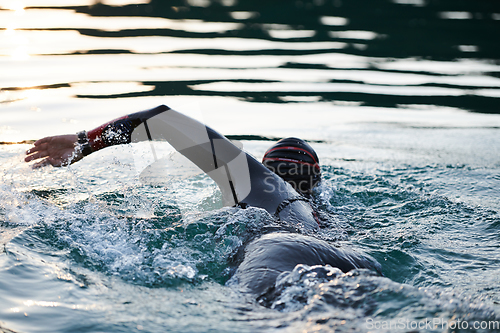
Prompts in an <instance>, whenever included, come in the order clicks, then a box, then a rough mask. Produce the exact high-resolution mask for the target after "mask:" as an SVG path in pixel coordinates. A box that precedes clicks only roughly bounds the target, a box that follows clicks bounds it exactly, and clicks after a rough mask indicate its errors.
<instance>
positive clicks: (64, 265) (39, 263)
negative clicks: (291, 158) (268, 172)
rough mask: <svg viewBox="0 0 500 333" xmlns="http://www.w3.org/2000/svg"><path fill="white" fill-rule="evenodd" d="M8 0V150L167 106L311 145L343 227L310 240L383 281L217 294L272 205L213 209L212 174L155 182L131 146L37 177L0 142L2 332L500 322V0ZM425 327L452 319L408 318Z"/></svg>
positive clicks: (4, 95)
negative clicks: (364, 258) (341, 250)
mask: <svg viewBox="0 0 500 333" xmlns="http://www.w3.org/2000/svg"><path fill="white" fill-rule="evenodd" d="M0 7H1V10H0V29H2V30H0V41H1V43H0V71H1V73H2V75H0V88H1V90H0V113H1V115H2V117H1V120H0V141H2V142H17V143H20V142H23V141H29V140H35V139H37V138H40V137H42V136H45V135H52V134H62V133H75V132H77V131H80V130H82V129H87V130H88V129H92V128H93V127H95V126H97V125H100V124H102V123H104V122H106V121H108V120H110V119H112V118H115V117H118V116H121V115H123V114H126V113H131V112H135V111H139V110H144V109H147V108H151V107H154V106H157V105H159V104H167V105H169V106H171V107H173V108H175V109H177V110H179V111H181V112H185V113H187V114H190V115H193V116H195V117H197V118H198V119H200V120H202V121H204V122H206V123H208V124H209V125H211V126H212V127H214V128H216V129H217V130H219V131H220V132H222V133H224V134H227V135H229V136H230V137H231V138H233V139H240V140H242V143H243V145H244V148H245V149H246V150H247V151H249V152H250V153H251V154H253V155H254V156H256V157H257V158H261V157H262V155H263V153H264V152H265V150H266V149H267V147H268V146H269V145H270V144H271V143H272V142H273V141H274V140H276V139H278V138H281V137H286V136H299V137H303V138H304V139H307V140H310V141H311V144H312V145H313V146H314V148H315V149H316V150H317V152H318V155H319V156H320V162H321V164H322V172H323V182H322V184H321V186H320V187H319V188H318V190H317V191H316V193H315V194H314V200H315V201H316V203H317V204H318V205H319V207H320V208H319V209H320V213H321V214H323V215H327V216H328V217H329V221H330V223H329V225H328V226H327V227H325V228H324V229H322V230H321V232H320V234H319V235H318V237H321V238H323V239H328V240H330V241H331V242H333V243H335V244H338V245H339V246H343V247H349V248H354V249H356V250H358V251H360V252H364V253H367V254H370V255H372V256H373V257H374V258H375V259H377V261H379V263H380V264H381V265H382V269H383V273H384V275H385V277H378V276H374V275H373V274H371V273H370V272H367V271H362V270H360V271H354V272H351V273H348V274H341V273H339V272H338V271H335V270H331V269H330V268H328V267H326V268H325V267H324V268H323V269H324V270H327V271H328V272H329V273H330V275H329V276H327V277H326V276H323V275H321V274H319V271H317V270H314V269H311V268H309V267H303V266H298V267H296V269H295V270H294V271H293V272H290V274H289V275H288V276H286V277H284V278H283V279H282V280H281V281H280V283H279V284H278V285H277V286H276V290H277V294H276V297H275V298H273V299H272V300H270V301H268V302H264V303H263V302H258V301H257V300H255V299H254V298H252V297H250V296H247V295H242V294H240V293H239V292H238V291H237V290H236V289H235V288H233V287H231V286H226V282H227V281H228V279H230V276H231V274H232V270H233V269H234V268H232V267H231V265H229V264H228V259H229V258H231V256H232V255H233V254H234V253H235V251H237V249H238V248H239V247H240V246H241V244H242V243H244V242H245V241H246V240H247V238H248V235H249V233H251V232H252V230H258V229H259V228H260V227H261V226H262V225H264V224H265V223H267V222H268V221H269V219H270V216H269V215H268V214H267V213H265V212H263V211H261V210H259V209H248V210H239V209H236V208H221V199H220V194H219V192H218V189H217V188H216V186H215V185H214V184H213V183H212V182H211V181H210V179H209V178H208V177H206V176H204V175H197V174H188V175H187V176H185V177H180V178H176V177H172V179H167V181H168V184H167V186H150V185H147V184H144V183H142V182H141V181H140V179H139V177H138V173H139V172H140V170H138V169H137V167H136V165H137V163H136V159H137V155H136V151H137V150H136V149H137V147H133V146H132V147H129V146H125V147H112V148H108V149H106V150H103V151H100V152H99V153H96V154H93V155H91V156H89V157H87V158H86V159H85V160H84V161H81V162H79V163H77V164H75V165H73V166H71V167H70V168H63V169H53V168H44V169H41V170H35V171H33V170H31V169H30V168H29V166H28V165H26V164H24V163H23V162H22V159H23V151H24V150H25V149H26V148H27V147H29V145H28V144H14V145H6V144H3V145H0V161H1V172H0V178H1V180H2V181H1V182H0V232H1V236H0V244H1V249H2V253H1V254H0V262H1V263H0V267H1V268H0V281H1V282H0V290H1V292H0V304H1V305H0V327H2V329H10V330H13V331H15V332H47V331H50V332H135V331H137V332H139V331H146V332H165V331H179V332H256V331H262V332H275V331H284V332H299V331H306V332H309V331H319V332H331V331H333V330H338V331H356V332H359V331H373V330H376V331H391V332H393V331H394V332H408V331H412V330H413V331H425V332H427V331H435V332H443V331H446V327H445V326H444V323H446V324H448V328H450V327H449V325H450V324H453V323H457V321H458V320H460V321H461V322H462V323H464V322H465V323H467V326H468V327H469V328H471V329H466V328H465V327H464V326H463V324H462V326H461V327H460V328H462V329H458V330H456V331H463V332H468V331H474V329H472V327H473V325H474V323H479V324H481V323H486V325H490V326H489V328H488V327H486V328H485V329H483V330H481V329H479V330H475V331H481V332H483V331H484V332H490V331H491V332H494V331H498V330H499V328H498V326H497V327H496V328H495V326H492V325H495V323H498V322H500V313H499V308H498V304H499V302H500V289H499V287H498V286H499V282H500V281H499V278H498V276H499V271H500V255H499V252H498V248H499V241H498V237H497V235H498V232H499V228H500V217H499V215H498V211H499V209H500V201H499V199H498V198H499V197H500V193H499V188H500V159H499V156H500V151H499V150H500V148H499V147H500V136H499V135H498V134H499V133H498V131H499V128H500V118H499V116H498V113H499V110H500V108H499V106H500V103H499V97H500V62H499V59H500V46H499V44H498V37H497V33H496V32H497V31H499V28H500V5H498V3H497V2H494V1H480V2H478V1H465V0H464V1H451V0H450V1H425V0H404V1H403V0H394V1H386V0H376V1H374V0H371V1H361V0H356V1H338V0H335V1H326V0H314V1H275V2H263V1H247V0H221V1H210V0H189V1H180V0H179V1H177V0H172V1H169V2H168V4H167V3H166V2H164V1H155V0H153V1H136V0H130V1H125V0H112V1H111V0H107V1H102V2H100V3H96V2H93V1H85V0H71V1H58V0H51V1H44V2H43V3H41V2H39V1H28V0H27V1H7V0H6V1H3V2H0ZM139 146H140V145H139ZM160 146H161V147H162V148H164V149H165V150H166V151H167V150H168V149H169V148H168V146H166V144H165V145H163V144H160ZM425 320H430V321H432V320H436V323H437V322H438V321H440V322H439V323H440V325H436V326H433V327H432V329H428V327H427V328H424V329H419V328H418V327H417V328H415V327H411V326H410V324H408V323H417V324H418V323H421V322H423V321H425ZM383 323H385V324H389V326H388V327H385V326H383V325H382V324H383ZM402 323H403V324H402ZM375 324H377V325H378V326H377V327H375ZM398 324H399V325H398ZM370 325H372V326H370ZM469 325H470V326H469ZM483 325H484V324H483ZM478 327H479V326H478ZM450 331H451V329H450Z"/></svg>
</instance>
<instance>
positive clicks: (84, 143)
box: [76, 131, 93, 156]
mask: <svg viewBox="0 0 500 333" xmlns="http://www.w3.org/2000/svg"><path fill="white" fill-rule="evenodd" d="M76 135H77V137H78V141H77V144H78V150H79V151H80V153H81V154H82V155H83V156H87V155H90V154H92V152H93V150H92V147H91V146H90V143H89V138H88V136H87V132H86V131H81V132H78V133H76Z"/></svg>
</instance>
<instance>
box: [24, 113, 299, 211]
mask: <svg viewBox="0 0 500 333" xmlns="http://www.w3.org/2000/svg"><path fill="white" fill-rule="evenodd" d="M78 136H79V138H78ZM78 136H76V135H68V136H54V137H48V138H43V139H41V140H39V141H37V142H36V143H35V147H33V148H31V149H29V150H28V151H27V154H28V156H27V157H26V161H27V162H29V161H32V160H35V159H39V158H44V159H43V160H42V161H39V162H37V163H36V164H34V167H39V166H42V165H46V164H51V165H53V166H64V165H69V164H72V163H74V162H76V161H78V160H80V159H82V158H83V157H84V156H86V155H88V154H90V153H93V152H96V151H98V150H100V149H103V148H105V147H109V146H113V145H118V144H127V143H131V142H138V141H146V140H165V141H168V142H169V143H170V145H172V146H173V147H174V148H175V149H176V150H177V151H178V152H180V153H181V154H183V155H184V156H186V157H187V158H188V159H190V160H191V161H192V162H193V163H194V164H196V165H197V166H198V167H199V168H200V169H202V170H203V171H204V172H206V173H207V174H208V175H209V176H210V177H211V178H212V179H213V180H214V181H215V182H216V183H217V185H218V186H219V188H220V189H221V192H222V194H223V197H224V202H225V204H226V205H235V204H241V205H249V206H254V207H260V208H264V209H266V210H267V211H268V212H269V213H271V214H274V213H275V212H276V209H277V207H278V205H279V204H280V203H281V202H283V200H285V199H286V198H288V197H290V195H291V193H289V192H290V191H291V190H290V189H288V187H287V186H286V184H285V182H284V181H283V180H282V179H281V178H279V177H278V176H277V175H276V174H274V173H272V172H270V171H269V170H268V169H267V168H266V167H264V166H263V165H262V164H261V163H259V162H258V161H256V160H255V159H254V158H253V157H252V156H250V155H248V154H246V153H245V152H243V151H242V150H241V149H240V148H238V147H236V146H235V145H234V144H233V143H231V142H230V141H229V140H228V139H227V138H225V137H224V136H223V135H221V134H219V133H218V132H216V131H214V130H213V129H211V128H210V127H207V126H205V125H204V124H202V123H200V122H198V121H196V120H194V119H192V118H189V117H187V116H185V115H183V114H181V113H179V112H176V111H174V110H171V109H170V108H168V107H167V106H164V105H161V106H158V107H156V108H154V109H151V110H146V111H142V112H137V113H133V114H130V115H128V116H124V117H121V118H118V119H115V120H113V121H111V122H109V123H106V124H104V125H102V126H99V127H97V128H95V129H93V130H91V131H89V132H80V133H79V134H78Z"/></svg>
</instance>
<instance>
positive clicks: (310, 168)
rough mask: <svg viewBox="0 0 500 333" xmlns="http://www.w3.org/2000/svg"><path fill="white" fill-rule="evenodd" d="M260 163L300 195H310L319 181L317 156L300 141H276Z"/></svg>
mask: <svg viewBox="0 0 500 333" xmlns="http://www.w3.org/2000/svg"><path fill="white" fill-rule="evenodd" d="M262 163H263V164H264V165H265V166H266V167H267V168H268V169H269V170H271V171H273V172H274V173H276V174H277V175H278V176H280V177H281V178H283V179H284V180H285V181H286V182H288V183H290V185H292V186H293V188H295V189H296V190H297V191H298V192H299V193H301V194H305V195H309V194H311V192H312V189H313V188H314V186H316V185H317V184H318V182H319V181H320V179H321V169H320V167H319V160H318V155H316V152H315V151H314V149H313V148H312V147H311V146H310V145H309V144H308V143H307V142H305V141H304V140H302V139H297V138H286V139H282V140H280V141H278V142H277V143H276V144H275V145H273V146H272V147H271V148H269V149H268V150H267V151H266V153H265V154H264V158H263V159H262Z"/></svg>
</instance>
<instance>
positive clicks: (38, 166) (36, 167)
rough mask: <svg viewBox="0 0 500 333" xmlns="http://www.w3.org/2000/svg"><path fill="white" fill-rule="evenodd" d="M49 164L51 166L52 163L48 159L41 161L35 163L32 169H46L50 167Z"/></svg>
mask: <svg viewBox="0 0 500 333" xmlns="http://www.w3.org/2000/svg"><path fill="white" fill-rule="evenodd" d="M49 164H50V162H49V160H48V159H47V158H46V159H43V160H41V161H40V162H36V163H34V164H33V165H32V166H31V168H32V169H39V168H41V167H44V166H46V165H49Z"/></svg>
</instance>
